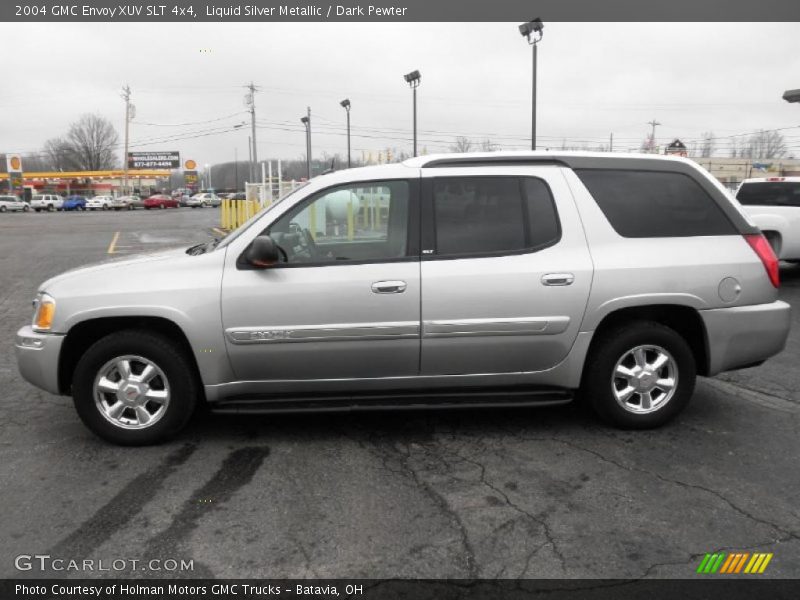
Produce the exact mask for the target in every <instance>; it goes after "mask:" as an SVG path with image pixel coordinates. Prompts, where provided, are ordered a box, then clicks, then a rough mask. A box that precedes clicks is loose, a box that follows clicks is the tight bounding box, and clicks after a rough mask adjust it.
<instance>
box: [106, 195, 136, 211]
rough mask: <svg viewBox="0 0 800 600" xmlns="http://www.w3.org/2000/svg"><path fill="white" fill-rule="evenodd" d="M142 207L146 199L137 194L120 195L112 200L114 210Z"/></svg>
mask: <svg viewBox="0 0 800 600" xmlns="http://www.w3.org/2000/svg"><path fill="white" fill-rule="evenodd" d="M142 207H144V201H143V200H142V199H141V198H140V197H139V196H136V195H131V196H119V197H117V198H114V200H113V201H112V202H111V208H113V209H114V210H133V209H135V208H142Z"/></svg>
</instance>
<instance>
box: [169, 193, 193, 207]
mask: <svg viewBox="0 0 800 600" xmlns="http://www.w3.org/2000/svg"><path fill="white" fill-rule="evenodd" d="M172 197H173V198H174V199H175V200H177V201H178V204H179V205H180V206H189V204H188V202H189V199H190V198H191V196H189V195H187V194H176V195H173V196H172Z"/></svg>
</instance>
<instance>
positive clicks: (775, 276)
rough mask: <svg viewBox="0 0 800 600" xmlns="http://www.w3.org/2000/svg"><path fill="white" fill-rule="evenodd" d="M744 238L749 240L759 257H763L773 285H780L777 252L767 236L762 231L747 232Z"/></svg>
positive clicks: (762, 260) (762, 259)
mask: <svg viewBox="0 0 800 600" xmlns="http://www.w3.org/2000/svg"><path fill="white" fill-rule="evenodd" d="M744 239H746V240H747V243H748V244H750V247H751V248H752V249H753V251H754V252H755V253H756V254H757V255H758V258H760V259H761V262H762V263H763V264H764V268H765V269H766V270H767V275H769V280H770V281H771V282H772V285H774V286H775V287H778V286H780V284H781V278H780V274H779V270H778V257H777V256H775V252H774V251H773V250H772V246H770V245H769V242H768V241H767V238H765V237H764V236H763V235H762V234H760V233H748V234H745V236H744Z"/></svg>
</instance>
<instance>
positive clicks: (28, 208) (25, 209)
mask: <svg viewBox="0 0 800 600" xmlns="http://www.w3.org/2000/svg"><path fill="white" fill-rule="evenodd" d="M30 209H31V207H30V206H28V205H27V204H26V205H25V206H23V207H22V212H28V211H29V210H30Z"/></svg>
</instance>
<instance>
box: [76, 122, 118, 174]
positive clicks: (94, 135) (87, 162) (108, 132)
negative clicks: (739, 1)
mask: <svg viewBox="0 0 800 600" xmlns="http://www.w3.org/2000/svg"><path fill="white" fill-rule="evenodd" d="M65 141H66V143H67V148H68V149H69V152H70V155H71V159H72V161H74V163H75V166H76V167H77V168H78V169H81V170H85V171H100V170H104V169H113V168H114V167H115V166H117V157H116V155H115V152H114V148H115V147H116V145H117V143H118V142H119V135H118V134H117V131H116V129H114V126H113V125H112V124H111V122H110V121H109V120H108V119H106V118H104V117H101V116H100V115H93V114H85V115H83V116H82V117H81V118H80V119H78V120H77V121H75V122H74V123H72V124H71V125H70V126H69V130H68V131H67V137H66V140H65Z"/></svg>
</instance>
